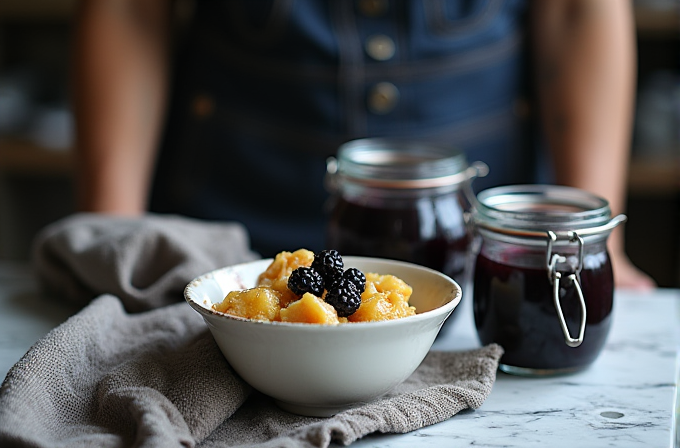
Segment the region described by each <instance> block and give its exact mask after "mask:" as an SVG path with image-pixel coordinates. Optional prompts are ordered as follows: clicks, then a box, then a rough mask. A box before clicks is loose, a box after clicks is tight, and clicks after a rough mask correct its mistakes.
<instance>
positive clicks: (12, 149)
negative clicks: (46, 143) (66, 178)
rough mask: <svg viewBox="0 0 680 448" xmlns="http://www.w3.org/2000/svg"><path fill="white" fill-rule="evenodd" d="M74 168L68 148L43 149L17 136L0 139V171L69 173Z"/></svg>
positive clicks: (43, 173) (7, 172)
mask: <svg viewBox="0 0 680 448" xmlns="http://www.w3.org/2000/svg"><path fill="white" fill-rule="evenodd" d="M74 169H75V157H74V156H73V151H72V150H70V149H45V148H42V147H40V146H38V145H36V144H35V143H32V142H30V141H27V140H23V139H19V138H2V139H0V173H3V174H31V175H71V174H72V173H73V171H74Z"/></svg>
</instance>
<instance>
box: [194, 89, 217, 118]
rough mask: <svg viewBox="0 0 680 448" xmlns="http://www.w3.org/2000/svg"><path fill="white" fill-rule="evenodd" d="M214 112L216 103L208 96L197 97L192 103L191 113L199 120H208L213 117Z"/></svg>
mask: <svg viewBox="0 0 680 448" xmlns="http://www.w3.org/2000/svg"><path fill="white" fill-rule="evenodd" d="M214 110H215V101H214V100H213V99H212V98H211V97H209V96H208V95H204V94H200V95H196V96H195V97H194V101H193V102H192V103H191V111H192V112H193V114H194V116H195V117H197V118H206V117H208V116H210V115H212V113H213V111H214Z"/></svg>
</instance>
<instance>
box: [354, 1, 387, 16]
mask: <svg viewBox="0 0 680 448" xmlns="http://www.w3.org/2000/svg"><path fill="white" fill-rule="evenodd" d="M358 6H359V11H361V13H362V14H363V15H365V16H367V17H377V16H381V15H383V14H385V12H386V11H387V0H359V3H358Z"/></svg>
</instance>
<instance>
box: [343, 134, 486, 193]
mask: <svg viewBox="0 0 680 448" xmlns="http://www.w3.org/2000/svg"><path fill="white" fill-rule="evenodd" d="M336 163H337V174H338V175H339V176H341V177H343V178H344V179H346V180H348V181H351V182H356V183H361V184H364V185H369V186H376V187H385V188H433V187H441V186H447V185H453V184H456V183H460V182H462V181H464V180H467V179H469V178H470V177H474V176H478V175H482V174H480V173H479V171H480V167H479V165H475V166H474V171H475V172H474V173H470V172H468V169H469V168H470V166H469V165H468V163H467V159H466V157H465V155H464V154H463V153H461V152H459V151H457V150H455V149H452V148H447V147H443V146H438V145H436V144H430V143H424V142H417V141H408V140H399V139H387V138H376V139H373V138H370V139H360V140H353V141H350V142H348V143H345V144H344V145H342V146H341V147H340V148H339V150H338V154H337V161H336ZM485 174H486V173H485V172H484V173H483V175H485Z"/></svg>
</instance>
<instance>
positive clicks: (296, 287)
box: [288, 266, 324, 297]
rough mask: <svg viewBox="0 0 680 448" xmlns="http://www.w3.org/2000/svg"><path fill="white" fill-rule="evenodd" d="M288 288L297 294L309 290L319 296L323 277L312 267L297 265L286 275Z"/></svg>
mask: <svg viewBox="0 0 680 448" xmlns="http://www.w3.org/2000/svg"><path fill="white" fill-rule="evenodd" d="M288 289H290V290H291V291H292V292H293V294H295V295H298V296H301V295H303V294H304V293H306V292H309V293H312V294H314V295H315V296H317V297H321V296H322V295H323V289H324V288H323V278H322V277H321V275H320V274H319V273H318V272H316V271H315V270H314V269H312V268H308V267H305V266H303V267H299V268H297V269H296V270H294V271H293V272H291V274H290V277H288Z"/></svg>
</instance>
